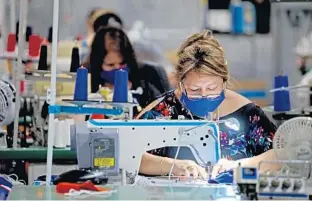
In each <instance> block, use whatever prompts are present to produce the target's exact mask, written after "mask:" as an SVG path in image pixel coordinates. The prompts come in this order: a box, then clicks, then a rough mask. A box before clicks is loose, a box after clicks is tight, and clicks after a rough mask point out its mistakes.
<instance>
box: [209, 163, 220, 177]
mask: <svg viewBox="0 0 312 201" xmlns="http://www.w3.org/2000/svg"><path fill="white" fill-rule="evenodd" d="M221 169H222V166H221V165H219V164H216V165H214V166H213V168H212V172H211V178H216V177H217V176H218V174H220V170H221Z"/></svg>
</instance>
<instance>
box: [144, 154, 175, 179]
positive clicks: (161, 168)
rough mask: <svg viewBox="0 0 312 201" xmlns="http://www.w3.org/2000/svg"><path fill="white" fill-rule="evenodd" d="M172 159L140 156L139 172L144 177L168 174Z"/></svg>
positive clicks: (146, 155) (148, 155) (151, 155)
mask: <svg viewBox="0 0 312 201" xmlns="http://www.w3.org/2000/svg"><path fill="white" fill-rule="evenodd" d="M172 161H173V159H171V158H166V157H161V156H155V155H153V154H149V153H144V154H143V155H142V159H141V164H140V170H139V172H140V173H141V174H145V175H166V174H169V172H170V169H171V166H172Z"/></svg>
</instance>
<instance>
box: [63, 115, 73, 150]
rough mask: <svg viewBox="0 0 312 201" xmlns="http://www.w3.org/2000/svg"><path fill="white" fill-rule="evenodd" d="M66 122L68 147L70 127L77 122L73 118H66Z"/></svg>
mask: <svg viewBox="0 0 312 201" xmlns="http://www.w3.org/2000/svg"><path fill="white" fill-rule="evenodd" d="M65 124H66V132H65V134H66V146H67V147H70V144H71V143H70V140H71V139H70V127H71V126H72V125H74V124H75V121H74V120H73V119H65Z"/></svg>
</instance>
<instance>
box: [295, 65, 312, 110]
mask: <svg viewBox="0 0 312 201" xmlns="http://www.w3.org/2000/svg"><path fill="white" fill-rule="evenodd" d="M311 83H312V71H311V70H310V71H309V72H307V73H306V74H305V75H304V76H303V78H302V79H301V81H300V82H299V85H309V84H310V85H311ZM309 91H310V89H309V88H300V89H298V90H297V91H296V95H297V98H298V100H296V101H295V102H296V103H297V102H298V106H299V105H300V107H308V106H309V105H310V94H309Z"/></svg>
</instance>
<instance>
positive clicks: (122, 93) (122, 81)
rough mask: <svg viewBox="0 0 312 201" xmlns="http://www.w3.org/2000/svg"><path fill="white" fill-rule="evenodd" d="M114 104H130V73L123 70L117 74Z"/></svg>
mask: <svg viewBox="0 0 312 201" xmlns="http://www.w3.org/2000/svg"><path fill="white" fill-rule="evenodd" d="M113 102H119V103H126V102H128V72H127V71H125V70H122V69H121V70H118V71H116V72H115V80H114V95H113Z"/></svg>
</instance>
